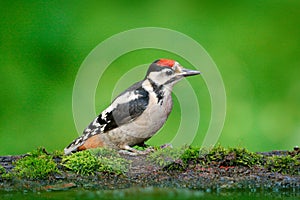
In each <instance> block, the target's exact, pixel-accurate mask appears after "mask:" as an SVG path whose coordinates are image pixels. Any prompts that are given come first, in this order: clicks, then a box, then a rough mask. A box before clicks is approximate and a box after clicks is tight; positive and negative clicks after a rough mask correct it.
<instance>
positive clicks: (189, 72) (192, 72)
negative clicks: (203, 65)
mask: <svg viewBox="0 0 300 200" xmlns="http://www.w3.org/2000/svg"><path fill="white" fill-rule="evenodd" d="M200 73H201V72H199V71H196V70H191V69H185V68H183V69H182V72H181V74H182V75H183V76H184V77H186V76H194V75H197V74H200Z"/></svg>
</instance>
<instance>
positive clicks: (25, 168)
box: [13, 148, 59, 179]
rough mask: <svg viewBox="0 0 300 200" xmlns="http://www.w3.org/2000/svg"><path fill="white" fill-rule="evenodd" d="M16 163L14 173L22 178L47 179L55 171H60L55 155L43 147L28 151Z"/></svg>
mask: <svg viewBox="0 0 300 200" xmlns="http://www.w3.org/2000/svg"><path fill="white" fill-rule="evenodd" d="M14 165H15V168H14V169H13V174H14V175H16V176H19V177H22V178H29V179H45V178H47V177H49V176H50V175H51V174H53V173H59V171H58V169H57V165H56V163H55V162H54V161H53V157H52V156H51V155H49V154H48V153H47V152H46V151H45V149H43V148H38V149H37V150H35V151H33V152H30V153H28V155H27V156H25V157H24V158H21V159H19V160H17V161H16V162H14Z"/></svg>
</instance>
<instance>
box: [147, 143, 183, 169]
mask: <svg viewBox="0 0 300 200" xmlns="http://www.w3.org/2000/svg"><path fill="white" fill-rule="evenodd" d="M185 149H186V147H185V146H184V147H181V148H171V147H167V148H162V149H157V150H156V151H155V152H153V153H151V154H149V155H148V156H147V160H149V161H151V162H154V163H155V164H156V165H158V166H160V167H164V166H168V165H170V164H172V163H174V162H176V161H177V160H179V159H180V156H181V155H182V154H183V153H184V151H185Z"/></svg>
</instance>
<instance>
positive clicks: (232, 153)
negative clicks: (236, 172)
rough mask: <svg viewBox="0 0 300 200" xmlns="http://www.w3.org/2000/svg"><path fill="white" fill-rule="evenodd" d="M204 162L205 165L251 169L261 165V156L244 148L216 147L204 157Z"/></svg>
mask: <svg viewBox="0 0 300 200" xmlns="http://www.w3.org/2000/svg"><path fill="white" fill-rule="evenodd" d="M205 161H206V163H207V164H217V165H224V166H248V167H251V166H254V165H260V164H262V162H263V156H262V155H260V154H257V153H254V152H250V151H248V150H247V149H245V148H237V147H235V148H225V147H222V146H221V145H218V146H216V147H214V148H212V149H211V150H210V151H209V152H208V153H207V154H206V155H205Z"/></svg>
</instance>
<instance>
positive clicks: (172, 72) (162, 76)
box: [146, 59, 200, 86]
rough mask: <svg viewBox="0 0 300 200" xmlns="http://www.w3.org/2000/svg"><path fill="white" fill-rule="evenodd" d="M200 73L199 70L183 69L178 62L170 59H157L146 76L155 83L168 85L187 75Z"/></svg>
mask: <svg viewBox="0 0 300 200" xmlns="http://www.w3.org/2000/svg"><path fill="white" fill-rule="evenodd" d="M197 74H200V72H199V71H196V70H191V69H185V68H183V67H182V66H181V65H180V64H179V63H178V62H176V61H174V60H170V59H159V60H156V61H154V62H153V63H152V64H151V65H150V67H149V69H148V71H147V74H146V78H147V79H150V80H152V81H153V82H155V83H156V84H157V85H170V86H173V85H174V84H175V83H177V82H178V81H180V80H181V79H182V78H184V77H187V76H193V75H197Z"/></svg>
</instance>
